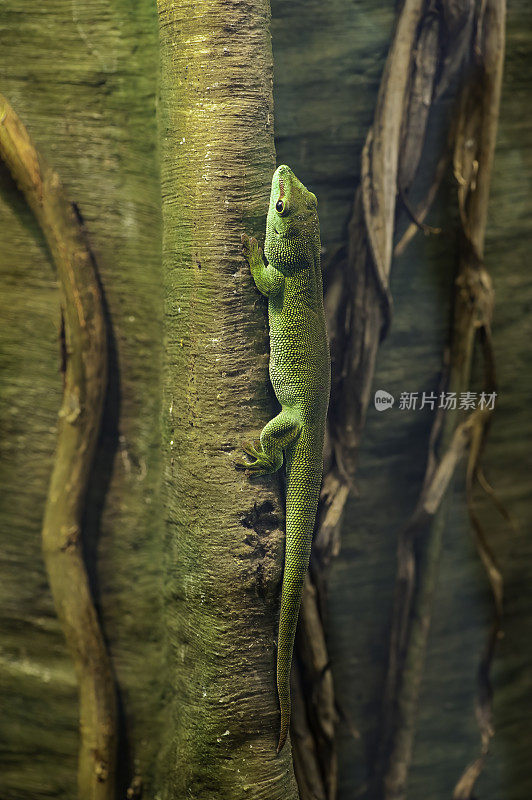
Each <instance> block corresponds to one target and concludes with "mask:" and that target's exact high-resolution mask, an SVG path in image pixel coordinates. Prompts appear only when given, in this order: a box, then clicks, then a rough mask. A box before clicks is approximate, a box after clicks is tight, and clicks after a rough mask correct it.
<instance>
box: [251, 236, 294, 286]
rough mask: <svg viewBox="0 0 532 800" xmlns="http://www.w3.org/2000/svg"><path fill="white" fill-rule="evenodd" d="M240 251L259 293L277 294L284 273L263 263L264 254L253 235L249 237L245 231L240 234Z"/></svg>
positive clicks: (282, 281)
mask: <svg viewBox="0 0 532 800" xmlns="http://www.w3.org/2000/svg"><path fill="white" fill-rule="evenodd" d="M241 241H242V253H243V255H244V256H245V258H246V259H247V262H248V264H249V268H250V270H251V274H252V276H253V280H254V281H255V286H256V287H257V289H258V290H259V292H260V293H261V294H263V295H264V296H265V297H269V296H270V295H271V294H277V292H279V291H280V290H281V289H282V288H283V283H284V275H283V274H282V273H281V272H279V270H277V269H275V267H272V266H271V265H270V264H265V263H264V256H263V254H262V250H261V249H260V247H259V245H258V242H257V240H256V239H255V237H254V236H252V237H251V239H250V238H249V236H246V234H245V233H243V234H242V240H241Z"/></svg>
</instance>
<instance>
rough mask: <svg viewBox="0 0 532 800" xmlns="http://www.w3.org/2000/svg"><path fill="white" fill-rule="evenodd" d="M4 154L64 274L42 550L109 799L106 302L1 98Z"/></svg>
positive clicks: (94, 783)
mask: <svg viewBox="0 0 532 800" xmlns="http://www.w3.org/2000/svg"><path fill="white" fill-rule="evenodd" d="M0 156H1V158H2V159H3V160H4V161H5V163H6V164H7V166H8V168H9V170H10V171H11V173H12V175H13V178H14V180H15V181H16V183H17V185H18V186H19V188H20V190H21V191H22V193H23V194H24V196H25V198H26V201H27V203H28V205H29V206H30V207H31V209H32V211H33V212H34V214H35V216H36V218H37V220H38V222H39V225H40V226H41V229H42V231H43V234H44V236H45V238H46V241H47V243H48V246H49V248H50V252H51V254H52V256H53V259H54V262H55V265H56V267H57V277H58V280H59V286H60V291H61V306H62V313H63V325H64V348H63V360H64V390H63V401H62V405H61V410H60V411H59V421H58V438H57V449H56V455H55V461H54V467H53V471H52V476H51V480H50V488H49V492H48V497H47V501H46V507H45V512H44V520H43V526H42V546H43V554H44V560H45V564H46V570H47V573H48V579H49V582H50V589H51V591H52V595H53V598H54V603H55V608H56V611H57V615H58V618H59V621H60V623H61V626H62V629H63V632H64V634H65V638H66V641H67V644H68V646H69V649H70V651H71V654H72V659H73V662H74V666H75V670H76V675H77V679H78V684H79V704H80V750H79V762H78V790H79V798H80V800H111V798H113V797H114V783H115V769H116V763H115V762H116V740H117V730H116V729H117V723H116V697H115V687H114V680H113V675H112V670H111V666H110V661H109V657H108V655H107V652H106V648H105V643H104V640H103V636H102V632H101V630H100V624H99V620H98V616H97V613H96V610H95V607H94V602H93V599H92V596H91V591H90V586H89V581H88V577H87V572H86V569H85V564H84V561H83V553H82V544H81V515H82V512H83V505H84V501H85V496H86V490H87V483H88V478H89V472H90V468H91V464H92V460H93V455H94V450H95V446H96V441H97V437H98V432H99V428H100V419H101V413H102V408H103V399H104V392H105V387H106V380H107V344H106V328H105V320H104V314H103V307H102V297H101V292H100V287H99V284H98V278H97V275H96V269H95V264H94V259H93V256H92V253H91V250H90V247H89V244H88V240H87V236H86V232H85V229H84V226H83V223H82V221H81V217H80V215H79V212H78V211H77V208H76V207H75V206H74V205H73V204H72V203H71V202H70V201H69V200H68V198H67V197H66V194H65V191H64V188H63V186H62V184H61V181H60V179H59V177H58V175H57V174H56V173H55V172H54V171H53V170H52V169H51V168H50V167H49V166H47V164H46V163H45V162H44V161H43V159H42V158H41V156H40V155H39V153H38V152H37V150H36V149H35V146H34V145H33V143H32V142H31V140H30V137H29V134H28V132H27V130H26V128H25V127H24V125H23V124H22V122H21V120H20V119H19V118H18V116H17V114H16V113H15V111H14V110H13V108H12V107H11V106H10V104H9V103H8V101H7V100H6V99H5V98H4V97H3V96H2V95H0Z"/></svg>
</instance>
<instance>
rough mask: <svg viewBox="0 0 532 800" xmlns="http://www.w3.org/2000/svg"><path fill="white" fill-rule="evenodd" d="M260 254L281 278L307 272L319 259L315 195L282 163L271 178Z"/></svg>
mask: <svg viewBox="0 0 532 800" xmlns="http://www.w3.org/2000/svg"><path fill="white" fill-rule="evenodd" d="M264 253H265V255H266V258H267V259H268V261H269V262H270V263H271V264H273V265H274V266H275V267H276V268H277V269H278V270H279V271H280V272H282V273H284V274H285V275H290V274H293V273H294V272H297V271H299V270H301V269H305V268H307V269H308V268H309V267H311V266H312V265H313V264H315V263H317V262H318V260H319V253H320V225H319V220H318V202H317V200H316V195H315V194H313V193H312V192H309V190H308V189H307V188H306V186H304V185H303V184H302V183H301V181H300V180H298V178H296V176H295V175H294V173H293V172H292V170H291V169H290V167H287V166H286V165H285V164H282V165H281V166H280V167H278V168H277V169H276V170H275V172H274V174H273V178H272V191H271V195H270V207H269V209H268V218H267V220H266V241H265V245H264Z"/></svg>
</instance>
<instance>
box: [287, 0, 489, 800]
mask: <svg viewBox="0 0 532 800" xmlns="http://www.w3.org/2000/svg"><path fill="white" fill-rule="evenodd" d="M474 10H475V0H469V2H466V3H460V4H457V3H454V2H452V1H451V0H449V1H448V2H441V3H440V2H434V1H433V0H427V1H426V2H421V3H419V2H405V3H403V4H402V5H401V7H400V9H399V11H398V18H397V23H396V28H395V32H394V37H393V42H392V45H391V47H390V51H389V54H388V58H387V61H386V66H385V69H384V72H383V76H382V80H381V86H380V91H379V96H378V101H377V107H376V112H375V117H374V121H373V125H372V127H371V129H370V131H369V133H368V137H367V140H366V145H365V147H364V152H363V157H362V177H361V184H360V186H359V188H358V189H357V192H356V194H355V199H354V204H353V212H352V216H351V219H350V222H349V226H348V243H347V246H346V247H345V248H341V249H340V250H339V251H338V252H337V253H336V254H335V255H334V257H333V259H331V262H330V264H329V266H328V270H327V276H326V286H327V291H326V298H325V304H326V313H327V319H328V323H329V337H330V343H331V355H332V367H333V390H332V396H331V397H332V402H331V409H330V415H329V421H330V427H329V441H328V449H327V457H326V465H325V467H326V468H325V477H324V482H323V489H322V503H321V508H320V514H319V520H318V525H317V530H316V536H315V541H314V547H313V557H312V561H311V572H310V575H311V580H312V584H313V585H314V588H315V590H316V591H315V593H314V594H313V593H312V592H310V591H305V592H304V595H303V600H302V609H303V610H302V614H303V615H304V614H305V608H307V607H308V608H309V609H310V608H312V607H313V606H316V607H317V608H318V610H319V619H320V622H321V626H322V627H325V626H326V595H327V587H326V575H327V569H328V566H329V564H330V561H331V559H332V558H334V556H335V555H337V554H338V552H339V550H340V531H341V525H342V520H343V513H344V508H345V504H346V502H347V498H348V496H349V493H350V491H351V489H352V487H353V485H354V476H355V472H356V458H357V453H358V448H359V446H360V438H361V434H362V430H363V427H364V423H365V415H366V410H367V406H368V403H369V399H370V392H371V385H372V380H373V373H374V367H375V357H376V353H377V349H378V345H379V341H380V339H381V338H382V337H383V336H384V335H385V333H386V328H387V325H388V322H389V316H390V310H391V298H390V293H389V275H390V268H391V258H392V252H393V235H394V227H395V219H396V203H397V196H398V195H399V196H400V197H402V198H404V201H405V202H404V203H403V204H404V205H406V203H408V197H407V192H408V189H409V187H410V186H411V185H412V183H413V181H414V179H415V176H416V170H417V167H418V166H419V163H420V159H421V158H422V150H423V144H424V139H425V134H426V127H427V124H428V119H429V115H430V110H431V108H432V107H433V106H434V105H435V104H436V103H437V102H438V100H439V99H440V98H441V97H442V95H443V94H444V93H445V91H446V90H447V89H448V88H449V87H450V86H452V85H453V82H454V81H456V79H457V76H459V75H460V74H461V72H462V71H463V69H464V64H465V63H466V61H467V58H468V57H469V51H470V42H471V36H472V30H473V23H474ZM449 159H450V154H449V153H447V152H446V153H444V154H443V155H442V157H441V159H440V161H439V163H438V164H437V165H435V169H434V178H433V181H432V184H431V186H430V187H429V189H428V191H427V195H426V198H425V199H424V200H423V201H422V202H421V204H419V205H418V206H417V207H416V209H415V216H416V223H413V224H412V225H411V226H410V227H409V228H407V230H406V231H405V233H404V235H403V238H402V239H401V241H400V243H399V245H398V249H399V250H402V249H404V247H405V246H406V244H407V243H408V241H410V239H411V238H412V236H413V235H414V233H415V232H416V231H417V230H419V227H420V226H419V224H418V223H420V222H422V221H423V220H424V219H425V217H426V215H427V213H428V211H429V210H430V207H431V205H432V202H433V201H434V198H435V196H436V193H437V190H438V187H439V185H440V183H441V180H442V178H443V176H444V174H445V172H446V169H447V166H448V163H449ZM425 230H430V231H431V232H432V229H428V228H427V226H425ZM442 421H443V420H442V419H441V418H439V419H438V421H437V423H436V424H435V427H434V431H433V437H432V438H433V439H434V441H435V438H434V437H436V435H437V434H438V435H439V430H440V427H441V424H442ZM433 443H434V442H433ZM436 463H437V462H436V460H435V458H432V460H431V465H432V466H431V468H432V469H435V468H436ZM428 479H429V472H428V473H427V481H428ZM404 564H405V569H406V570H407V572H408V570H409V569H411V565H410V567H409V565H408V559H406V561H405V562H404ZM407 579H408V575H404V576H399V581H400V582H402V581H403V580H407ZM309 586H310V584H309ZM407 599H408V598H407ZM408 602H409V601H408ZM408 602H407V605H408ZM403 627H404V620H403ZM323 640H324V641H325V637H323ZM306 657H307V656H305V653H301V654H300V656H299V660H300V669H301V672H302V674H303V675H304V674H305V669H306V664H305V658H306ZM309 672H310V674H311V673H312V669H311V668H310V670H309ZM309 685H312V682H310V684H309ZM312 694H313V693H312V692H309V690H308V686H307V697H308V696H312ZM307 708H308V710H309V719H310V725H311V728H312V730H313V733H314V742H313V745H312V747H313V749H314V751H315V752H321V753H322V754H323V753H324V754H325V756H324V755H322V756H321V765H322V775H323V778H322V784H321V788H320V790H319V791H324V790H326V791H327V792H328V794H327V796H328V797H334V796H335V793H336V786H335V775H336V749H335V745H334V739H332V740H330V739H327V736H328V734H327V733H326V731H328V720H329V719H330V718H331V714H332V713H333V711H334V710H335V699H334V692H333V691H331V694H330V697H325V698H324V702H323V704H322V706H321V708H320V709H319V710H318V712H317V713H314V711H313V710H312V704H311V702H310V701H307ZM317 742H322V743H323V742H326V745H325V746H324V745H323V744H322V745H321V746H320V747H318V748H317V749H316V743H317ZM295 746H296V747H303V746H304V744H303V743H301V742H298V741H296V744H295ZM302 759H303V757H301V760H302ZM327 764H328V766H327ZM302 791H303V790H302ZM302 797H303V799H304V800H307V798H311V797H312V795H311V794H305V793H304V791H303V794H302Z"/></svg>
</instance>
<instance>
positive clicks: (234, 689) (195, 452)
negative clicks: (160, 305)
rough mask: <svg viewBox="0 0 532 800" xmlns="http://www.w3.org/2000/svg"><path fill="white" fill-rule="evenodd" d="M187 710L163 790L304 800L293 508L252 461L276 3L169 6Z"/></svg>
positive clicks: (172, 599) (172, 270)
mask: <svg viewBox="0 0 532 800" xmlns="http://www.w3.org/2000/svg"><path fill="white" fill-rule="evenodd" d="M158 11H159V26H160V42H161V51H160V52H161V101H160V104H159V132H160V133H159V136H160V142H161V162H162V165H161V173H162V175H161V178H162V195H163V280H164V285H165V295H166V299H165V332H166V365H165V378H164V390H163V449H164V454H165V455H164V458H165V475H166V479H165V482H166V497H165V502H166V509H167V511H166V517H167V541H166V549H167V558H168V562H167V586H166V598H165V602H166V609H165V615H166V624H167V630H168V654H167V665H168V683H169V686H170V687H171V691H170V694H169V698H168V705H169V718H168V720H167V729H166V732H165V737H164V738H165V740H166V742H167V747H166V749H165V752H163V753H162V755H161V764H160V771H159V793H160V795H161V796H162V797H163V798H165V800H169V799H170V798H176V800H177V798H179V800H181V798H184V797H188V796H190V797H194V798H198V800H199V798H205V799H207V798H215V797H216V798H218V797H223V798H225V799H226V800H232V799H233V798H239V799H240V798H242V797H244V796H245V797H246V798H250V800H253V798H264V799H265V800H266V798H267V800H276V798H277V799H278V800H295V798H296V797H297V788H296V784H295V779H294V774H293V770H292V763H291V758H290V748H286V749H285V750H283V752H282V754H281V755H280V756H277V755H276V752H275V751H276V736H277V733H278V724H279V709H278V702H277V696H276V688H275V648H274V644H275V641H276V638H277V622H278V609H279V597H280V579H281V574H282V564H283V549H284V523H283V517H284V513H283V503H282V499H281V494H280V490H279V485H278V482H277V480H276V479H275V478H265V479H259V480H257V481H250V480H249V479H248V478H247V477H246V476H245V475H243V474H242V473H240V472H237V471H236V470H235V467H234V460H235V457H236V458H238V457H240V454H241V447H242V441H243V440H245V439H250V438H256V436H257V435H258V432H259V431H260V428H261V427H262V426H263V425H264V424H265V422H266V421H267V419H268V416H269V414H270V413H271V395H269V394H268V386H269V382H268V373H267V355H266V353H267V338H266V330H267V329H266V324H265V322H266V316H265V312H266V308H265V303H264V302H263V301H262V299H260V298H259V297H258V295H257V293H256V291H255V289H254V287H253V284H252V280H251V277H250V275H249V270H248V268H247V265H246V263H245V261H244V260H243V258H242V256H241V253H240V237H241V234H242V233H243V232H246V233H249V234H251V233H254V234H256V235H258V236H259V237H262V236H263V235H264V224H265V213H266V209H267V203H268V193H269V186H270V182H271V176H272V173H273V170H274V147H273V96H272V72H273V64H272V51H271V40H270V33H269V24H270V8H269V3H268V2H267V0H253V2H241V1H240V0H229V1H227V0H209V2H207V3H199V4H198V3H196V2H194V0H184V1H183V2H179V3H177V2H176V3H174V2H169V0H159V2H158Z"/></svg>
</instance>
